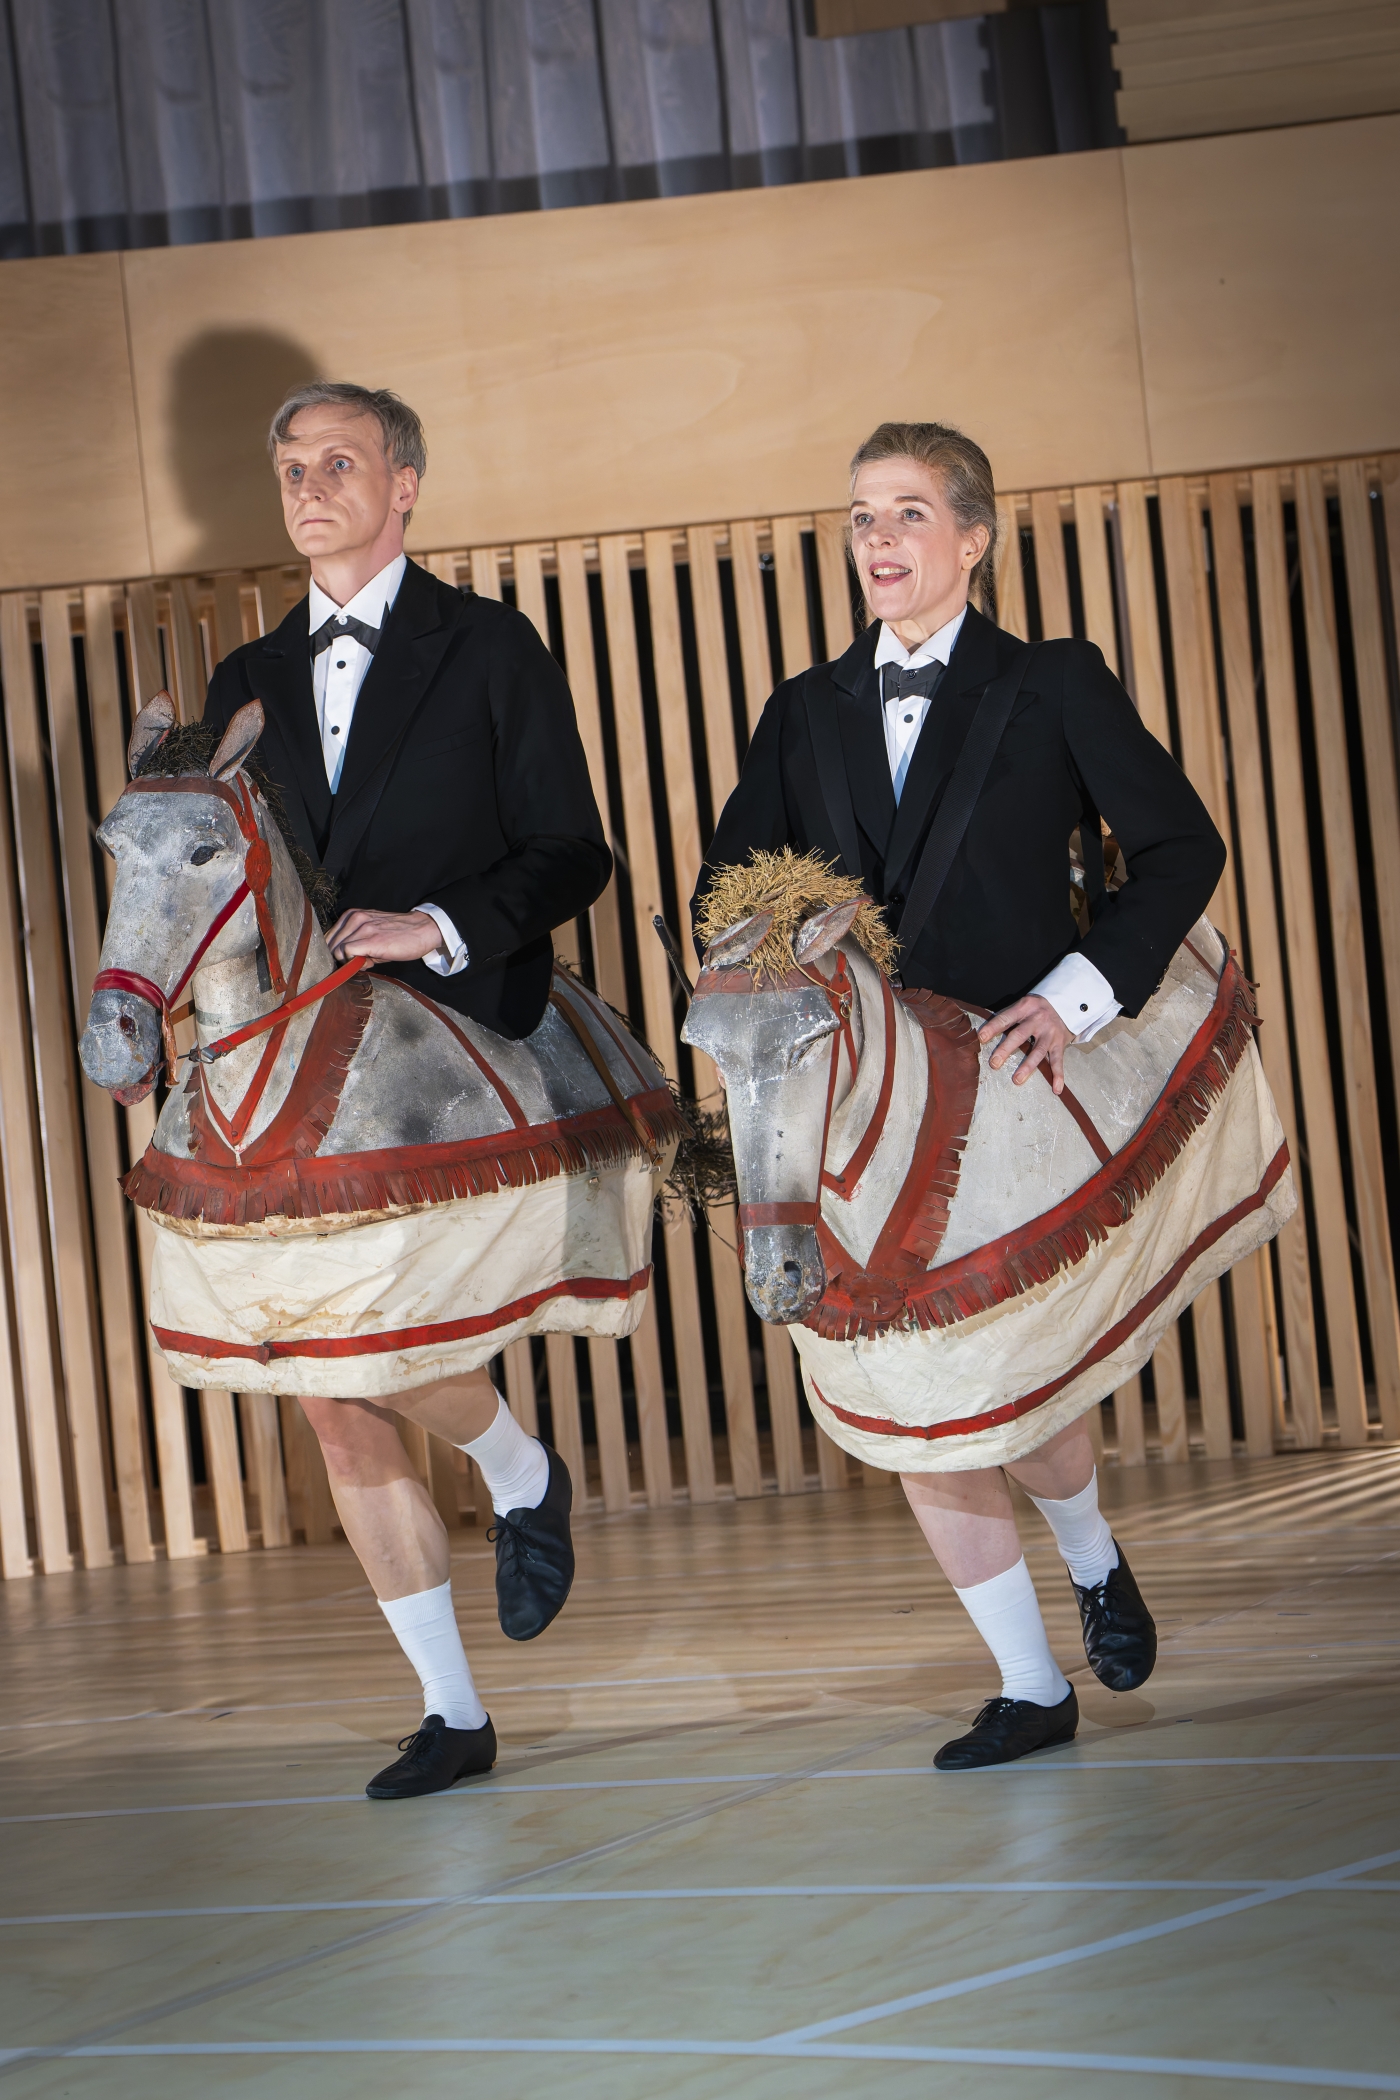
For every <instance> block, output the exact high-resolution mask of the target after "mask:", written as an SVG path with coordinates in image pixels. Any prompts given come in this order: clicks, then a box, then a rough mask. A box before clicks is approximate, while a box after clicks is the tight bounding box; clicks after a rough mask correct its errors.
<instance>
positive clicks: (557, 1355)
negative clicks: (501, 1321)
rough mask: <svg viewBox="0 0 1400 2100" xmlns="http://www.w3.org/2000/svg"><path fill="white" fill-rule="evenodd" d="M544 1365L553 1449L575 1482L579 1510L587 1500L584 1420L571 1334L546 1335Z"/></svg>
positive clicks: (585, 1504)
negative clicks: (546, 1373)
mask: <svg viewBox="0 0 1400 2100" xmlns="http://www.w3.org/2000/svg"><path fill="white" fill-rule="evenodd" d="M544 1360H545V1368H546V1371H547V1372H548V1375H549V1414H550V1420H551V1421H552V1422H553V1424H554V1448H555V1450H556V1451H557V1452H558V1453H559V1456H560V1457H561V1458H562V1459H563V1461H564V1463H565V1465H566V1466H567V1467H568V1469H569V1472H570V1475H571V1476H572V1478H573V1483H574V1501H575V1503H576V1505H577V1506H578V1508H579V1509H583V1508H585V1507H586V1506H587V1502H588V1473H587V1468H586V1464H585V1460H584V1455H583V1420H582V1417H581V1415H580V1413H579V1401H578V1363H577V1361H576V1359H575V1356H574V1338H573V1336H572V1335H571V1334H547V1335H546V1336H545V1338H544Z"/></svg>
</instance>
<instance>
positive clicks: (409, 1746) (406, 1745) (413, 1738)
mask: <svg viewBox="0 0 1400 2100" xmlns="http://www.w3.org/2000/svg"><path fill="white" fill-rule="evenodd" d="M427 1733H428V1731H427V1729H426V1728H415V1729H414V1731H413V1733H412V1735H406V1736H403V1737H402V1738H401V1739H400V1742H399V1748H400V1750H404V1751H408V1750H416V1749H417V1748H418V1745H419V1744H420V1743H421V1742H422V1741H423V1740H424V1738H425V1737H426V1736H427Z"/></svg>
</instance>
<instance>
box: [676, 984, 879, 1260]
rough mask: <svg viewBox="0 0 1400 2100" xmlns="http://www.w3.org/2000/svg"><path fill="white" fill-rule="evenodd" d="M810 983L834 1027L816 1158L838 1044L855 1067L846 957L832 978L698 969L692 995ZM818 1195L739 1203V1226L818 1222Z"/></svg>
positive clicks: (825, 1128) (831, 1097)
mask: <svg viewBox="0 0 1400 2100" xmlns="http://www.w3.org/2000/svg"><path fill="white" fill-rule="evenodd" d="M707 979H708V982H707ZM809 984H814V985H816V986H817V988H818V990H819V991H823V992H825V994H826V996H827V998H828V999H829V1000H830V1002H831V1010H832V1012H833V1013H834V1014H835V1016H836V1021H837V1027H836V1031H835V1033H834V1034H833V1036H832V1038H831V1070H830V1073H829V1074H828V1077H827V1083H826V1115H825V1117H824V1119H823V1122H822V1142H821V1154H820V1156H821V1158H822V1159H823V1160H825V1158H826V1145H827V1138H828V1137H829V1135H830V1132H831V1113H832V1109H833V1108H834V1106H835V1103H836V1072H837V1067H838V1066H839V1064H840V1062H841V1046H842V1044H843V1043H844V1044H845V1046H846V1050H847V1052H848V1054H849V1056H850V1060H851V1077H852V1079H853V1080H854V1078H855V1070H856V1045H855V1037H854V1036H853V1035H852V1033H851V999H852V997H853V993H854V987H853V986H852V984H851V979H850V975H849V973H848V971H847V969H846V958H845V956H844V955H842V954H840V953H839V952H838V954H837V957H836V968H835V969H834V970H833V971H832V973H831V979H830V981H829V982H828V980H827V979H826V978H825V977H823V976H822V975H821V974H820V972H816V973H814V972H813V971H811V970H804V969H803V968H802V967H801V965H800V964H798V965H797V966H796V967H795V968H794V969H791V970H788V971H786V972H785V973H784V974H783V976H781V977H778V976H775V975H773V974H772V973H771V972H769V971H763V972H762V973H761V974H760V975H759V977H758V978H757V979H755V978H754V976H753V975H752V974H751V972H749V971H748V970H745V969H742V968H741V969H736V970H702V971H701V973H700V979H699V982H698V983H697V985H696V987H695V991H696V996H697V997H698V996H699V994H700V993H701V992H719V991H724V992H760V991H761V992H776V991H785V992H786V991H800V990H801V989H802V988H803V987H804V986H805V985H809ZM821 1214H822V1206H821V1197H820V1195H818V1196H817V1197H816V1198H815V1199H814V1200H813V1201H812V1202H810V1203H741V1204H740V1205H739V1230H740V1231H741V1232H752V1231H754V1230H755V1229H756V1228H757V1227H759V1226H762V1225H817V1224H820V1222H821Z"/></svg>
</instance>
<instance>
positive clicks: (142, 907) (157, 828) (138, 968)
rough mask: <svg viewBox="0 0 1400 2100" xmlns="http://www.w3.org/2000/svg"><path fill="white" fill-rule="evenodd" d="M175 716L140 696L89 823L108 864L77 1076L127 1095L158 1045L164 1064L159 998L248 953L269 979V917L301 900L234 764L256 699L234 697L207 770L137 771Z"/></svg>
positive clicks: (252, 728) (293, 913)
mask: <svg viewBox="0 0 1400 2100" xmlns="http://www.w3.org/2000/svg"><path fill="white" fill-rule="evenodd" d="M174 726H175V709H174V705H173V703H172V701H171V699H170V696H169V695H168V694H167V693H158V694H157V695H156V697H155V699H154V700H151V701H149V702H148V703H147V705H146V706H145V707H143V708H142V709H141V712H140V714H139V715H138V716H137V718H136V724H135V727H134V728H133V730H132V734H131V743H130V745H129V747H128V750H127V763H128V766H129V768H130V771H131V774H132V786H131V787H130V788H128V789H127V790H126V792H125V793H124V794H123V795H122V797H121V799H120V800H119V801H118V803H117V805H116V807H115V809H113V810H112V811H111V813H110V814H109V815H108V817H107V818H106V820H105V822H104V823H103V824H102V825H101V827H100V828H99V830H98V833H97V837H98V840H99V842H100V843H101V844H102V845H103V846H104V847H105V848H106V850H107V851H108V852H109V853H110V854H111V855H112V856H113V858H114V859H115V861H116V864H117V869H116V879H115V883H114V886H113V894H112V908H111V911H110V912H109V914H108V918H107V927H106V933H105V936H104V939H103V943H102V967H101V969H100V970H99V971H98V975H97V978H96V980H95V982H94V987H93V996H92V1004H91V1006H90V1007H89V1009H88V1020H87V1026H86V1028H85V1029H84V1030H83V1037H82V1042H81V1044H80V1045H79V1055H80V1057H81V1059H82V1065H83V1070H84V1071H85V1072H86V1074H87V1076H88V1078H89V1079H91V1080H92V1081H93V1082H94V1083H95V1084H96V1085H97V1086H101V1087H106V1088H107V1089H108V1090H109V1091H110V1092H111V1093H113V1094H115V1095H116V1097H117V1099H118V1100H119V1101H122V1102H124V1103H126V1104H128V1105H129V1104H131V1103H132V1102H135V1101H140V1100H142V1099H144V1097H145V1096H146V1095H147V1094H149V1093H150V1091H151V1089H152V1088H153V1086H154V1085H155V1083H156V1079H157V1077H158V1076H159V1072H160V1065H161V1059H162V1051H163V1052H164V1057H165V1061H166V1063H167V1065H168V1066H169V1067H172V1068H173V1064H174V1038H173V1030H172V1027H171V1024H170V1019H169V1015H170V1010H171V1008H172V1007H173V1006H174V1005H175V1003H176V1001H177V999H178V998H179V995H180V994H181V992H182V991H183V990H184V989H185V987H186V985H187V984H188V983H189V982H190V980H191V978H192V977H193V975H194V973H195V969H196V967H199V968H200V969H204V968H205V967H207V966H212V965H215V964H218V963H221V962H222V963H227V962H232V961H234V960H235V959H237V958H245V957H252V956H254V955H255V954H256V955H257V957H258V963H259V968H260V974H262V975H266V974H268V969H269V967H270V970H271V977H272V981H273V984H274V988H276V989H280V986H277V985H276V982H275V980H276V977H277V975H278V970H277V966H276V962H275V960H273V961H272V962H271V963H270V965H269V963H268V962H266V961H265V959H264V958H265V957H267V958H275V957H276V955H277V953H278V950H279V940H278V929H279V928H285V927H286V926H288V925H289V924H292V923H294V922H295V920H296V919H297V918H299V916H300V913H301V909H302V907H301V905H300V903H299V901H298V900H299V898H300V894H301V886H300V882H299V880H298V878H297V875H296V872H295V870H294V869H293V867H292V864H291V860H290V858H289V856H288V854H287V852H286V849H285V847H284V846H283V844H282V841H281V838H280V836H279V835H278V833H277V828H276V826H275V825H274V824H273V823H272V822H271V821H270V820H269V818H268V816H267V812H266V810H265V809H264V807H263V805H262V803H261V801H260V799H259V798H258V796H257V794H256V792H255V790H254V789H253V788H252V787H251V786H250V784H249V783H248V781H247V780H246V779H245V778H241V777H240V775H239V768H240V767H241V766H242V765H243V763H244V762H245V760H246V759H248V758H249V757H250V756H251V754H252V751H253V747H254V745H255V744H256V743H257V740H258V738H259V736H260V735H261V734H262V729H263V711H262V708H261V707H260V706H259V705H258V703H257V702H256V701H253V702H251V703H250V704H249V705H248V706H246V707H242V708H240V709H239V711H238V713H237V714H236V715H235V716H234V718H233V720H232V721H231V722H230V724H229V726H228V728H227V730H226V731H225V732H224V736H223V738H222V740H221V742H220V743H219V745H218V748H217V749H216V750H215V752H214V753H213V755H212V757H211V758H210V760H209V764H208V768H207V771H195V770H193V769H192V770H191V772H190V773H189V774H180V775H178V776H173V777H165V776H161V777H157V778H150V777H147V778H144V779H138V777H137V776H138V774H139V773H140V769H141V765H142V762H143V760H146V759H148V758H149V757H150V756H151V755H152V753H153V752H154V751H155V748H156V746H157V745H158V744H160V743H162V742H163V741H164V739H165V738H166V736H167V735H168V734H169V733H170V731H171V729H172V728H173V727H174ZM280 945H281V946H283V947H285V939H283V941H282V942H281V944H280ZM171 1076H173V1072H172V1074H171Z"/></svg>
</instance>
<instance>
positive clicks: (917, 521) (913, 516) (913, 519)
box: [900, 510, 924, 525]
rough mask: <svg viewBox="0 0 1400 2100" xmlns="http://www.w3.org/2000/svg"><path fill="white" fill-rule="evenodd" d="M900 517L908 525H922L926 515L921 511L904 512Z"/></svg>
mask: <svg viewBox="0 0 1400 2100" xmlns="http://www.w3.org/2000/svg"><path fill="white" fill-rule="evenodd" d="M900 516H901V517H902V518H903V520H904V522H905V524H906V525H922V524H923V522H924V514H923V512H922V511H921V510H903V511H901V512H900Z"/></svg>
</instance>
